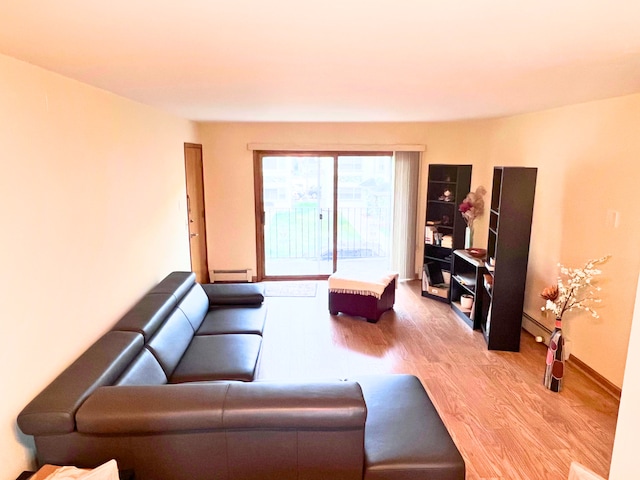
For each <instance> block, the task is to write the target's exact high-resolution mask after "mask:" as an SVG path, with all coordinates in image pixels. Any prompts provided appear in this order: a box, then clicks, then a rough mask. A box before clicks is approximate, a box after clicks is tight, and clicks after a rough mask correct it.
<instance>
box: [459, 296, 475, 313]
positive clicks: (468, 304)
mask: <svg viewBox="0 0 640 480" xmlns="http://www.w3.org/2000/svg"><path fill="white" fill-rule="evenodd" d="M460 307H461V308H462V309H463V310H468V311H471V308H472V307H473V295H469V294H468V293H465V294H464V295H461V296H460Z"/></svg>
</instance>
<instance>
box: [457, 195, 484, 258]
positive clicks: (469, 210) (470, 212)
mask: <svg viewBox="0 0 640 480" xmlns="http://www.w3.org/2000/svg"><path fill="white" fill-rule="evenodd" d="M486 193H487V189H486V188H484V187H483V186H482V185H480V186H479V187H478V188H476V191H475V192H469V193H468V194H467V196H466V197H465V198H464V200H463V201H462V203H461V204H460V205H459V206H458V210H459V211H460V213H461V214H462V218H464V220H465V222H467V228H466V230H465V235H464V248H467V249H468V248H471V247H472V246H473V222H474V221H475V219H476V218H478V217H479V216H481V215H482V214H483V212H484V198H483V197H484V195H485V194H486Z"/></svg>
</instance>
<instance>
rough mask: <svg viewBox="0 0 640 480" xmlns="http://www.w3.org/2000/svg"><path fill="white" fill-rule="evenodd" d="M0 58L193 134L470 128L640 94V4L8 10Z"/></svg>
mask: <svg viewBox="0 0 640 480" xmlns="http://www.w3.org/2000/svg"><path fill="white" fill-rule="evenodd" d="M0 53H3V54H6V55H9V56H11V57H15V58H18V59H21V60H24V61H27V62H29V63H32V64H35V65H38V66H41V67H43V68H46V69H48V70H52V71H54V72H58V73H60V74H62V75H65V76H67V77H71V78H74V79H77V80H79V81H81V82H84V83H88V84H91V85H95V86H97V87H100V88H103V89H105V90H108V91H111V92H114V93H116V94H119V95H122V96H124V97H127V98H130V99H134V100H137V101H139V102H142V103H145V104H149V105H153V106H156V107H158V108H161V109H163V110H166V111H168V112H171V113H173V114H176V115H179V116H181V117H185V118H189V119H193V120H201V121H205V120H209V121H392V122H399V121H448V120H461V119H468V118H484V117H495V116H504V115H512V114H517V113H522V112H527V111H535V110H541V109H546V108H551V107H556V106H561V105H566V104H572V103H579V102H584V101H589V100H595V99H601V98H608V97H614V96H619V95H626V94H631V93H637V92H640V2H639V1H637V0H580V1H578V0H563V1H558V0H554V1H550V0H537V1H531V0H438V1H435V0H323V1H316V0H295V1H294V0H108V1H107V0H102V1H99V0H93V1H89V0H57V1H47V0H40V1H35V0H3V1H2V3H1V4H0ZM0 75H1V72H0Z"/></svg>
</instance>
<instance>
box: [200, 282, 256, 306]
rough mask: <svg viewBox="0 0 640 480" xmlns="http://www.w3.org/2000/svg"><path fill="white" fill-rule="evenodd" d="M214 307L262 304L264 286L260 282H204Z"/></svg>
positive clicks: (205, 290) (204, 287) (205, 289)
mask: <svg viewBox="0 0 640 480" xmlns="http://www.w3.org/2000/svg"><path fill="white" fill-rule="evenodd" d="M202 289H203V290H204V292H205V293H206V294H207V297H208V298H209V304H210V305H211V306H212V307H215V306H218V305H260V304H261V303H262V302H263V301H264V286H263V285H262V284H259V283H203V284H202Z"/></svg>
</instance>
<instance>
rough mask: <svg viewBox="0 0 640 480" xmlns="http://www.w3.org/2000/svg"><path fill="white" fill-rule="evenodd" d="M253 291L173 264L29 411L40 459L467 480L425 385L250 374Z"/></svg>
mask: <svg viewBox="0 0 640 480" xmlns="http://www.w3.org/2000/svg"><path fill="white" fill-rule="evenodd" d="M262 300H263V297H262V294H261V291H260V287H259V286H258V285H237V286H233V285H218V284H215V285H200V284H198V283H196V282H195V277H194V275H193V274H192V273H191V272H173V273H172V274H170V275H169V276H168V277H167V278H165V279H164V280H163V281H162V282H160V283H159V284H158V285H157V286H156V287H155V288H153V289H152V290H151V291H150V292H149V293H147V294H146V295H145V296H144V297H143V298H142V299H141V300H140V301H139V302H138V303H137V304H136V305H135V306H134V307H133V308H132V309H131V310H130V311H129V312H128V313H127V314H126V315H125V316H124V317H123V318H122V319H120V320H119V321H118V322H117V323H116V324H115V325H114V327H113V329H112V330H111V331H109V332H108V333H106V334H105V335H104V336H103V337H101V338H100V339H99V340H98V341H97V342H96V343H95V344H93V345H92V346H91V347H89V349H88V350H87V351H86V352H85V353H84V354H82V355H81V356H80V357H79V358H78V359H77V360H76V361H75V362H74V363H73V364H72V365H71V366H69V367H68V368H67V369H66V370H65V371H64V372H63V373H62V374H60V376H59V377H58V378H56V379H55V380H54V381H53V382H52V383H51V384H50V385H49V386H48V387H46V388H45V389H44V390H43V391H42V392H41V393H40V394H39V395H38V396H37V397H36V398H35V399H34V400H33V401H31V402H30V403H29V405H27V407H25V409H24V410H23V411H22V412H21V413H20V415H19V417H18V425H19V427H20V429H21V430H22V431H23V432H24V433H25V434H28V435H33V436H34V439H35V445H36V454H37V461H38V463H39V464H40V465H42V464H44V463H52V464H57V465H76V466H80V467H94V466H96V465H98V464H101V463H104V462H105V461H107V460H109V459H111V458H115V459H116V460H117V462H118V465H119V467H120V468H122V469H132V470H133V471H134V472H135V478H136V479H137V480H209V479H279V480H288V479H310V480H312V479H332V480H333V479H336V480H339V479H345V480H347V479H353V480H355V479H363V478H364V479H368V480H392V479H397V480H413V479H416V480H417V479H431V480H449V479H455V480H460V479H464V477H465V465H464V461H463V459H462V457H461V455H460V453H459V452H458V449H457V448H456V446H455V444H454V442H453V440H452V439H451V437H450V435H449V433H448V432H447V429H446V427H445V426H444V424H443V423H442V421H441V419H440V417H439V415H438V413H437V411H436V410H435V408H434V407H433V405H432V403H431V401H430V400H429V397H428V395H427V394H426V392H425V390H424V388H423V386H422V385H421V383H420V381H419V380H418V379H417V378H416V377H414V376H411V375H375V376H369V377H362V378H356V379H351V380H335V381H325V382H311V381H310V382H267V381H255V382H254V381H252V380H254V376H255V371H256V365H257V363H258V359H259V354H260V347H261V342H262V332H263V329H264V325H265V317H266V306H265V305H263V303H262Z"/></svg>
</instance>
